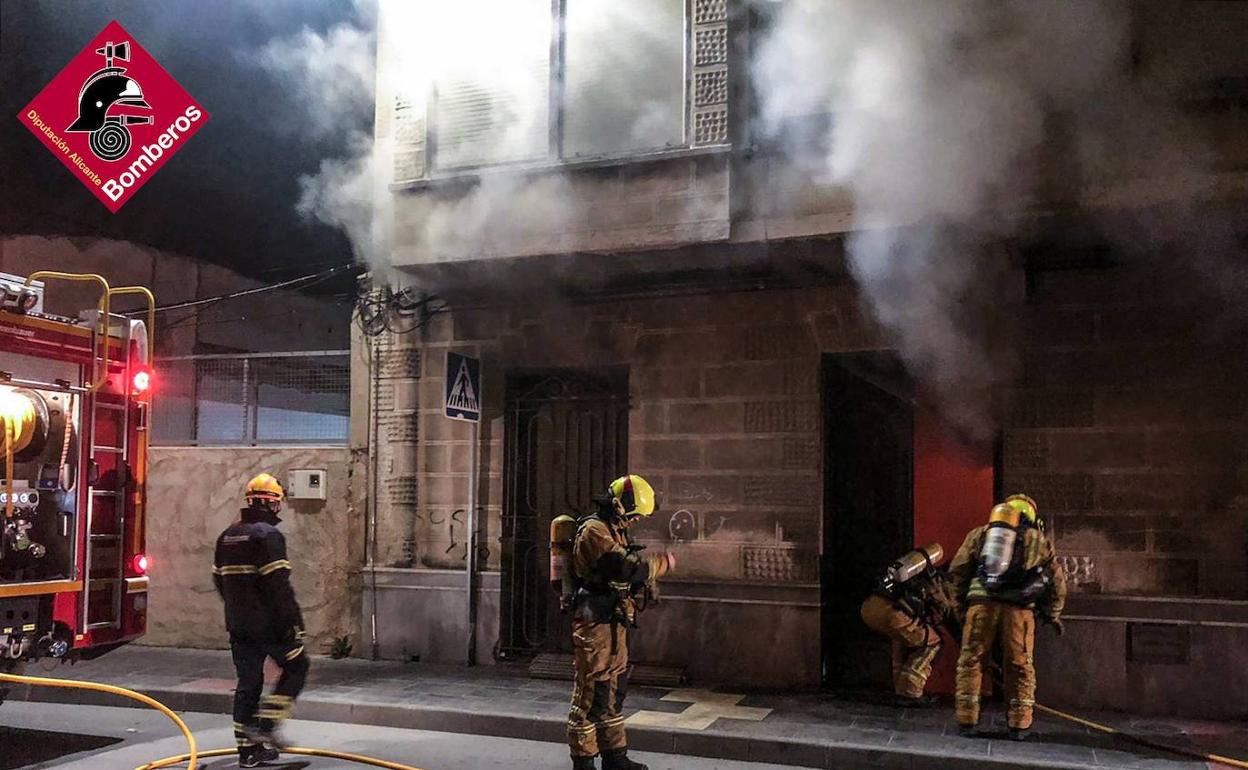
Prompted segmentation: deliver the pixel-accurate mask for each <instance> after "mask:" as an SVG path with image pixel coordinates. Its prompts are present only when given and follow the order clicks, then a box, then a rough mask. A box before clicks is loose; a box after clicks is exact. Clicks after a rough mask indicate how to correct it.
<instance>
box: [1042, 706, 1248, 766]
mask: <svg viewBox="0 0 1248 770" xmlns="http://www.w3.org/2000/svg"><path fill="white" fill-rule="evenodd" d="M1036 710H1038V711H1043V712H1044V713H1045V714H1049V715H1051V716H1055V717H1057V718H1058V719H1065V720H1066V721H1068V722H1074V723H1075V724H1077V725H1083V726H1084V727H1087V728H1090V729H1092V730H1096V731H1097V732H1102V733H1106V734H1107V735H1117V736H1120V737H1122V738H1126V739H1127V740H1129V741H1134V742H1135V743H1138V744H1140V745H1141V746H1147V747H1148V748H1150V749H1160V750H1161V751H1169V752H1171V753H1173V754H1180V755H1182V756H1185V757H1191V758H1192V759H1199V760H1203V761H1205V762H1214V763H1216V764H1222V765H1226V766H1228V767H1239V768H1245V769H1246V770H1248V762H1245V761H1243V760H1241V759H1234V758H1233V757H1224V756H1221V755H1220V754H1206V753H1203V752H1200V751H1197V750H1195V749H1182V748H1179V747H1177V746H1169V745H1167V744H1164V743H1159V742H1156V741H1150V740H1149V739H1147V738H1141V737H1140V736H1138V735H1132V734H1131V733H1126V732H1123V731H1122V730H1118V729H1116V728H1113V727H1110V726H1109V725H1103V724H1101V723H1100V722H1093V721H1092V720H1090V719H1083V718H1082V717H1077V716H1075V715H1074V714H1067V713H1066V712H1064V711H1058V710H1057V709H1055V708H1049V707H1048V706H1044V705H1041V704H1039V703H1037V704H1036Z"/></svg>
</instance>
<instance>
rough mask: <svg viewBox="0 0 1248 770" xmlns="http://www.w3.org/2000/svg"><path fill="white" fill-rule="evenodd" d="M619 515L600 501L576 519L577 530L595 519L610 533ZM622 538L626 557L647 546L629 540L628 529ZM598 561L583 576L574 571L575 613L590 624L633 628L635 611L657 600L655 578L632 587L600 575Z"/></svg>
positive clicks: (641, 610)
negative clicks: (594, 509) (588, 513)
mask: <svg viewBox="0 0 1248 770" xmlns="http://www.w3.org/2000/svg"><path fill="white" fill-rule="evenodd" d="M618 518H619V517H618V515H617V514H616V513H615V511H614V510H612V509H611V508H609V507H607V505H606V504H600V505H599V509H598V510H597V511H596V512H594V513H591V514H590V515H588V516H585V517H583V518H582V519H580V521H578V522H577V533H578V534H579V533H580V531H581V530H582V529H583V528H584V527H585V526H587V525H588V524H589V522H591V521H594V520H597V521H600V522H602V523H603V524H605V525H607V527H608V528H609V529H610V530H611V531H612V532H615V531H616V527H617V524H616V522H615V521H613V519H618ZM624 539H625V542H626V544H625V546H624V550H625V552H626V553H627V556H626V557H625V558H627V557H628V556H633V555H634V554H637V553H640V552H641V551H644V550H645V549H646V546H644V545H639V544H637V543H634V542H632V539H631V538H630V537H629V536H628V533H627V530H625V532H624ZM604 558H605V557H604ZM601 562H602V559H601V558H600V559H599V562H598V563H597V564H594V565H593V566H592V567H590V569H589V572H588V574H586V575H579V574H574V581H575V585H576V592H575V594H574V599H573V606H574V608H575V612H576V613H577V614H578V615H581V616H582V617H583V618H584V619H586V620H589V621H591V622H593V623H611V624H613V625H617V624H623V625H625V626H627V627H628V628H636V627H637V612H643V611H645V609H646V608H647V607H648V606H649V605H650V604H651V603H657V601H658V592H657V590H655V588H654V586H653V582H654V581H649V580H648V581H646V583H644V584H643V585H641V586H637V587H634V586H633V584H631V583H629V582H627V581H623V580H613V579H611V578H610V577H608V576H607V575H604V574H603V571H602V564H601ZM574 572H575V571H574Z"/></svg>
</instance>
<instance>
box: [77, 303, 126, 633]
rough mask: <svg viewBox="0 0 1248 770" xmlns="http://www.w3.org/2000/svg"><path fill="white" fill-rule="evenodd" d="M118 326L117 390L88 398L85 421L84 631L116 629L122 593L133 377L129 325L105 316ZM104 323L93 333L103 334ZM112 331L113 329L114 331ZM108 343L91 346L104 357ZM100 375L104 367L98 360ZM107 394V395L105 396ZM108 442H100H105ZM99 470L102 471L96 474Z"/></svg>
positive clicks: (102, 392) (106, 332)
mask: <svg viewBox="0 0 1248 770" xmlns="http://www.w3.org/2000/svg"><path fill="white" fill-rule="evenodd" d="M114 319H115V320H116V322H117V323H119V324H120V326H121V331H122V333H121V342H122V351H123V356H124V358H125V361H126V368H125V372H124V374H123V376H122V378H121V380H120V383H119V385H118V387H116V388H99V389H97V390H95V391H94V392H91V393H88V394H87V402H86V414H87V415H88V417H89V420H90V426H91V432H90V434H89V438H90V441H91V444H90V451H89V452H88V454H87V457H88V463H87V477H86V480H87V484H88V486H87V489H88V502H87V528H88V529H87V531H88V532H89V537H88V543H87V556H86V563H85V569H86V575H87V580H86V589H85V592H84V601H83V603H82V620H83V628H85V629H86V630H88V631H95V630H100V629H120V628H121V603H122V599H123V597H124V596H125V588H126V547H125V545H126V544H125V532H126V523H127V520H126V510H127V505H126V495H127V490H128V488H129V487H130V478H129V476H130V468H129V466H128V465H127V463H126V458H127V457H128V456H129V450H130V445H129V441H130V427H131V426H130V404H129V397H128V395H129V387H130V381H131V378H132V377H133V374H134V373H133V372H132V371H131V366H132V364H131V362H130V355H129V351H130V323H129V321H128V319H126V318H124V317H121V316H110V317H109V322H110V323H109V325H110V326H112V325H113V321H114ZM101 327H104V324H100V325H98V327H96V328H95V329H94V331H93V333H94V334H97V335H98V334H101V333H103V334H108V333H109V330H108V329H107V328H101ZM114 328H115V327H114ZM108 345H109V341H108V340H107V338H106V339H105V340H104V341H103V342H102V343H101V344H99V345H96V346H95V349H96V350H97V351H100V352H101V353H102V355H103V356H105V357H106V356H107V355H108V349H109V348H108ZM96 363H97V364H100V365H101V367H102V368H103V370H104V371H107V367H108V362H107V360H104V361H102V362H100V361H98V360H97V362H96ZM109 391H112V392H109ZM110 439H111V443H105V442H108V441H110ZM101 468H106V469H107V470H106V471H105V472H103V473H101V472H100V469H101Z"/></svg>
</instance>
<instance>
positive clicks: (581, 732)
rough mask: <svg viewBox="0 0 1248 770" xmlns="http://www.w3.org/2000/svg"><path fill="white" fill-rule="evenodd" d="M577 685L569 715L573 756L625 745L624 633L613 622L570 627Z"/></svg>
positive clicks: (626, 686)
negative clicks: (623, 712) (623, 711)
mask: <svg viewBox="0 0 1248 770" xmlns="http://www.w3.org/2000/svg"><path fill="white" fill-rule="evenodd" d="M572 647H573V656H572V660H573V664H574V665H575V668H576V680H575V683H574V684H573V686H572V706H571V708H570V709H569V710H568V746H569V748H570V749H571V750H572V756H573V757H575V758H579V757H594V756H597V755H598V754H599V753H601V752H603V751H610V750H611V749H622V748H624V747H625V746H627V745H628V742H627V739H626V737H625V734H624V716H623V714H622V713H621V712H622V710H623V707H624V697H625V695H627V693H628V629H627V628H625V627H624V626H622V625H617V624H612V623H585V622H582V621H577V622H575V623H574V624H573V626H572Z"/></svg>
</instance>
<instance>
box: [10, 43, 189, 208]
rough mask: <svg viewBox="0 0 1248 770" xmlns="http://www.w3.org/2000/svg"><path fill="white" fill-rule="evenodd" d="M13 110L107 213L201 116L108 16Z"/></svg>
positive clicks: (170, 153)
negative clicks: (104, 23)
mask: <svg viewBox="0 0 1248 770" xmlns="http://www.w3.org/2000/svg"><path fill="white" fill-rule="evenodd" d="M17 117H18V120H20V121H22V124H23V125H25V126H26V127H27V128H29V129H30V132H31V133H32V134H34V135H35V136H36V137H38V139H39V140H40V141H42V142H43V143H44V145H45V146H46V147H47V148H48V149H49V150H51V151H52V154H53V155H56V156H57V158H59V159H60V161H61V162H62V163H64V164H65V167H66V168H68V169H69V170H70V171H72V172H73V173H74V176H76V177H78V179H79V181H81V182H82V183H83V184H84V185H86V186H87V189H88V190H90V191H91V192H93V193H95V197H97V198H99V199H100V201H102V202H103V203H104V205H105V206H107V207H108V210H109V211H112V212H113V213H116V212H117V210H118V209H120V208H121V207H122V206H124V205H125V204H126V201H128V200H130V196H132V195H134V193H135V192H136V191H137V190H138V189H139V188H140V187H142V186H143V185H145V184H147V181H148V180H149V179H151V178H152V175H154V174H155V173H156V172H157V171H158V170H159V169H160V167H161V166H163V165H164V164H165V161H167V160H169V158H171V157H172V156H173V154H174V153H175V152H177V151H178V150H180V149H182V145H184V144H185V143H186V141H187V140H188V139H190V138H191V137H192V136H194V135H195V132H196V131H198V130H199V128H200V126H202V125H203V124H204V123H206V122H207V121H208V113H207V112H205V111H204V109H203V108H202V107H200V106H199V104H198V103H196V101H195V100H194V99H192V98H191V95H190V94H188V93H187V92H186V90H185V89H183V88H182V86H180V85H178V82H177V81H176V80H174V79H173V77H172V76H170V75H169V73H168V72H166V71H165V68H164V67H161V66H160V65H159V64H157V63H156V60H155V59H153V58H152V56H151V54H149V53H148V52H147V51H146V50H145V49H144V48H143V46H141V45H139V44H138V43H137V42H136V41H135V40H134V38H133V37H132V36H131V35H130V33H128V32H126V30H125V29H123V28H122V26H121V25H120V24H118V23H117V22H116V21H113V22H110V23H109V25H108V26H107V27H105V28H104V30H103V31H102V32H100V34H98V35H96V37H95V39H94V40H92V41H91V42H90V43H88V44H87V47H86V48H84V49H82V52H81V53H79V54H78V55H77V56H75V57H74V58H73V59H71V60H70V62H69V64H67V65H65V69H63V70H61V71H60V74H58V75H57V76H56V77H54V78H52V82H51V83H48V85H47V87H46V88H44V89H43V90H42V91H40V92H39V94H38V96H36V97H35V98H34V100H33V101H31V103H30V104H28V105H26V108H25V109H23V110H22V112H21V113H20V114H19V115H18V116H17Z"/></svg>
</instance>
